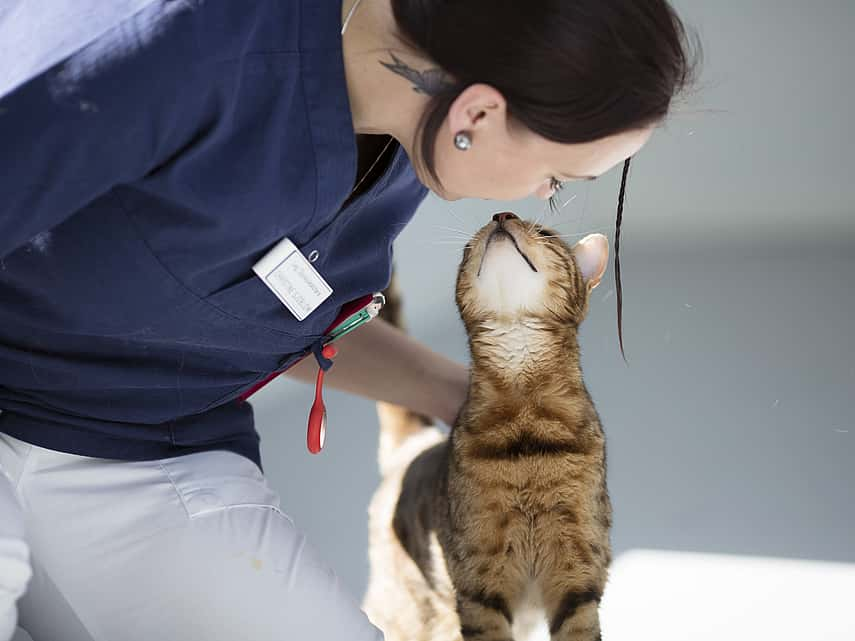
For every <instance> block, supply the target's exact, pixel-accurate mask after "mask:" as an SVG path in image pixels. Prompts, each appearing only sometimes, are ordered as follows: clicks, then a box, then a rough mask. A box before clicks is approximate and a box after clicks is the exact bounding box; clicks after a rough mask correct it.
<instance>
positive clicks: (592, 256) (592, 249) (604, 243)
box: [573, 234, 609, 289]
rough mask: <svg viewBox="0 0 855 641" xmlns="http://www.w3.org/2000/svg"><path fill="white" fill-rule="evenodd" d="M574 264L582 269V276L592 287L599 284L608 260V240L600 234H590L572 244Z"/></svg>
mask: <svg viewBox="0 0 855 641" xmlns="http://www.w3.org/2000/svg"><path fill="white" fill-rule="evenodd" d="M573 256H574V257H575V258H576V264H577V265H578V266H579V269H581V270H582V277H583V278H584V279H585V282H586V283H587V284H588V287H589V288H590V289H593V288H594V287H596V286H597V285H599V284H600V280H602V278H603V274H605V273H606V265H607V264H608V261H609V240H608V238H606V237H605V236H603V235H602V234H590V235H588V236H585V237H584V238H583V239H582V240H580V241H579V242H578V243H576V244H575V245H574V246H573Z"/></svg>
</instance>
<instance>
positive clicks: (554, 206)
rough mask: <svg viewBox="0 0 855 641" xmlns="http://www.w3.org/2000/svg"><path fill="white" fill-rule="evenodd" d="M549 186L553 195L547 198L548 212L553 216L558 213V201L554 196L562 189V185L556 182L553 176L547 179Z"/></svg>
mask: <svg viewBox="0 0 855 641" xmlns="http://www.w3.org/2000/svg"><path fill="white" fill-rule="evenodd" d="M549 186H550V187H551V188H552V191H553V194H552V196H551V197H550V198H549V210H550V211H551V212H552V213H553V214H554V213H557V212H558V201H557V200H556V199H555V196H556V195H558V192H559V191H561V190H562V189H564V183H563V182H561V181H560V180H558V179H557V178H556V177H555V176H553V177H552V178H550V179H549Z"/></svg>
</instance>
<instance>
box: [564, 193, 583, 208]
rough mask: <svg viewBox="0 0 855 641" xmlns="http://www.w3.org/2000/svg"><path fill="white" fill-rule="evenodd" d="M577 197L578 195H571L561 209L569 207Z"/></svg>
mask: <svg viewBox="0 0 855 641" xmlns="http://www.w3.org/2000/svg"><path fill="white" fill-rule="evenodd" d="M578 197H579V194H573V195H572V196H570V198H569V199H568V200H567V202H566V203H564V204H563V205H561V209H564V208H565V207H566V206H567V205H569V204H570V203H572V202H573V201H574V200H576V198H578Z"/></svg>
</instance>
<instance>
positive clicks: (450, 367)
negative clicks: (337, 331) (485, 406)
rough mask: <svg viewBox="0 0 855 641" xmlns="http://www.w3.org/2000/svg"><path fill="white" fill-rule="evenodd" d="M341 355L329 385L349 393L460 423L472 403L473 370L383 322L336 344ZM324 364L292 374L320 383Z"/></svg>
mask: <svg viewBox="0 0 855 641" xmlns="http://www.w3.org/2000/svg"><path fill="white" fill-rule="evenodd" d="M336 346H337V347H338V348H339V355H338V356H337V357H336V358H335V365H334V366H333V368H332V369H331V370H330V371H329V372H328V373H327V375H326V377H325V382H326V383H328V384H329V385H330V386H331V387H334V388H336V389H339V390H343V391H345V392H351V393H353V394H358V395H360V396H364V397H367V398H371V399H374V400H380V401H388V402H390V403H395V404H397V405H402V406H404V407H407V408H409V409H411V410H414V411H416V412H419V413H421V414H426V415H427V416H435V417H437V418H439V419H440V420H442V421H443V422H444V423H445V424H446V425H451V424H453V423H454V419H455V418H456V417H457V412H458V411H459V410H460V407H461V406H462V405H463V402H464V401H465V400H466V393H467V390H468V387H469V370H468V369H467V368H466V367H465V366H463V365H461V364H459V363H456V362H454V361H452V360H449V359H448V358H446V357H445V356H442V355H441V354H438V353H437V352H434V351H433V350H431V349H429V348H428V347H426V346H424V345H422V344H421V343H419V342H418V341H416V340H414V339H413V338H412V337H411V336H409V335H407V334H405V333H404V332H403V331H401V330H399V329H397V328H396V327H393V326H392V325H390V324H389V323H387V322H386V321H384V320H383V319H380V318H377V319H374V320H373V321H371V322H370V323H368V324H367V325H365V326H364V327H361V328H360V329H358V330H357V331H355V332H353V333H351V334H348V335H347V336H345V337H343V338H342V339H341V340H339V341H337V342H336ZM317 373H318V365H317V363H316V362H315V359H314V358H306V359H304V360H303V361H301V362H299V363H298V364H297V365H295V366H294V367H292V368H291V369H290V370H288V372H287V373H286V375H287V376H289V377H291V378H294V379H297V380H300V381H304V382H307V383H314V381H315V377H316V376H317Z"/></svg>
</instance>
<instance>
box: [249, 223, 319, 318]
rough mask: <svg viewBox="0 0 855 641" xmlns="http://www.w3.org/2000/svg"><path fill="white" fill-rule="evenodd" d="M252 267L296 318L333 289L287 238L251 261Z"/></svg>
mask: <svg viewBox="0 0 855 641" xmlns="http://www.w3.org/2000/svg"><path fill="white" fill-rule="evenodd" d="M252 271H254V272H255V273H256V274H258V276H259V278H261V280H262V281H263V282H264V284H265V285H267V286H268V287H269V288H270V291H272V292H273V293H274V294H276V297H277V298H278V299H279V300H280V301H282V304H283V305H285V307H287V308H288V311H289V312H291V313H292V314H294V317H295V318H296V319H297V320H299V321H301V320H303V319H305V318H306V317H307V316H308V315H309V314H311V313H312V312H313V311H315V310H316V309H317V308H318V306H319V305H320V304H321V303H323V302H324V301H325V300H326V299H327V298H329V296H330V294H332V292H333V290H332V287H330V286H329V284H328V283H327V281H325V280H324V279H323V278H322V277H321V275H320V274H319V273H318V272H317V270H315V268H314V267H312V265H311V263H310V262H309V261H308V260H306V257H305V256H303V254H301V253H300V250H299V249H297V246H296V245H295V244H294V243H292V242H291V241H290V240H289V239H287V238H284V239H283V240H282V241H281V242H280V243H279V244H278V245H276V246H275V247H274V248H273V249H271V250H270V251H269V252H268V253H267V254H265V255H264V257H263V258H262V259H261V260H259V261H258V262H257V263H256V264H255V265H253V266H252Z"/></svg>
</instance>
